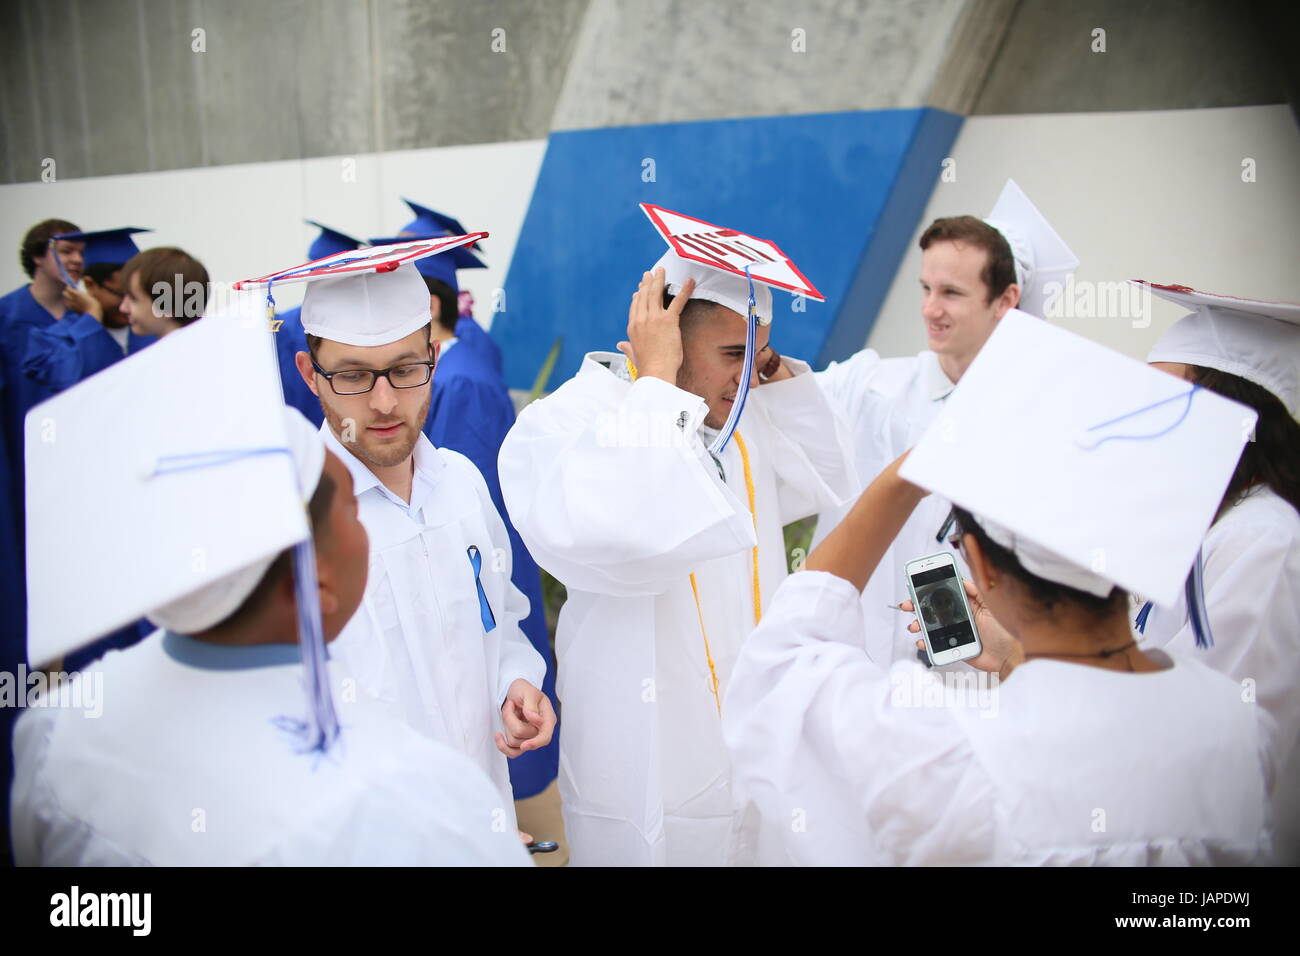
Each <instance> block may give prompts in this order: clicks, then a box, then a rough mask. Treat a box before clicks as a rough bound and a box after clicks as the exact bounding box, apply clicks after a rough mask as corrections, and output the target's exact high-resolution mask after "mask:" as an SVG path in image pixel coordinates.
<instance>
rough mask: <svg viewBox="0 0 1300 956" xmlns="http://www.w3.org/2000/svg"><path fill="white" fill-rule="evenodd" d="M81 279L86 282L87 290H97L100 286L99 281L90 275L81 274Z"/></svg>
mask: <svg viewBox="0 0 1300 956" xmlns="http://www.w3.org/2000/svg"><path fill="white" fill-rule="evenodd" d="M81 281H82V282H84V283H86V291H87V292H95V291H98V290H99V288H100V285H99V283H98V282H96V281H95V280H94V279H92V278H91V277H90V276H82V277H81Z"/></svg>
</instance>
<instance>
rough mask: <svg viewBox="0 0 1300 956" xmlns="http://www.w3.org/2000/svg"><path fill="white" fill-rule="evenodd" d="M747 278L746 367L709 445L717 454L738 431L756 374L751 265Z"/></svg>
mask: <svg viewBox="0 0 1300 956" xmlns="http://www.w3.org/2000/svg"><path fill="white" fill-rule="evenodd" d="M745 278H746V279H747V280H748V281H749V310H748V312H749V314H748V316H747V322H746V324H745V367H744V369H743V370H742V373H741V376H740V386H739V388H737V389H736V399H735V401H734V402H733V403H732V405H731V414H730V415H728V416H727V421H726V424H724V425H723V426H722V431H720V432H718V437H717V438H715V439H714V440H713V444H711V445H710V446H709V451H711V452H713V454H715V455H721V454H722V452H723V449H725V448H726V447H727V442H728V441H730V440H731V436H732V434H733V433H734V432H735V431H736V426H737V425H739V424H740V416H741V415H742V414H743V413H744V411H745V400H746V399H747V398H748V397H749V381H750V379H751V378H753V375H754V346H755V344H756V342H757V339H758V301H757V298H756V297H755V295H754V277H753V276H752V275H750V272H749V266H745Z"/></svg>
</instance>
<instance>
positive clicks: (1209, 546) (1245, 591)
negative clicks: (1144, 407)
mask: <svg viewBox="0 0 1300 956" xmlns="http://www.w3.org/2000/svg"><path fill="white" fill-rule="evenodd" d="M1201 553H1202V555H1203V557H1204V561H1205V566H1204V567H1205V605H1206V612H1207V613H1208V614H1209V617H1210V628H1211V630H1212V631H1213V633H1214V646H1213V647H1211V648H1206V649H1204V650H1202V649H1200V648H1198V647H1197V646H1196V637H1195V635H1194V634H1193V633H1192V628H1191V625H1190V624H1189V623H1188V621H1187V603H1186V600H1185V599H1184V598H1183V597H1182V595H1181V594H1180V595H1179V598H1178V602H1177V604H1175V605H1173V606H1171V607H1169V608H1162V607H1152V609H1151V613H1150V614H1149V616H1148V617H1147V622H1146V629H1145V632H1144V634H1143V635H1142V637H1141V640H1142V643H1143V646H1144V647H1163V648H1165V649H1166V650H1169V651H1173V652H1176V653H1179V654H1182V655H1185V656H1188V657H1192V658H1195V659H1196V660H1198V661H1202V662H1203V663H1205V664H1208V665H1209V666H1210V667H1213V668H1214V669H1215V670H1217V671H1219V672H1221V673H1223V674H1226V675H1227V676H1229V677H1231V678H1232V679H1233V680H1235V681H1237V682H1238V684H1239V686H1240V692H1242V693H1247V692H1250V693H1253V696H1254V698H1255V700H1256V701H1257V703H1258V704H1259V706H1260V707H1262V708H1264V710H1266V711H1268V713H1269V714H1271V715H1272V717H1273V719H1274V721H1276V724H1277V738H1276V742H1275V744H1274V751H1275V753H1276V755H1277V759H1278V761H1279V766H1280V768H1281V770H1280V772H1279V776H1278V779H1277V782H1276V784H1275V788H1274V813H1273V818H1274V820H1275V821H1276V824H1277V831H1278V832H1277V837H1278V839H1277V843H1278V851H1279V853H1280V854H1281V855H1282V861H1283V862H1288V863H1291V864H1297V863H1300V832H1297V831H1298V830H1300V747H1298V746H1297V744H1298V743H1300V690H1297V688H1298V687H1300V515H1297V514H1296V510H1295V509H1294V508H1292V507H1291V505H1290V504H1288V503H1287V502H1286V501H1285V500H1283V499H1282V498H1280V497H1278V496H1277V495H1276V494H1274V492H1273V490H1272V489H1271V488H1269V487H1267V486H1266V485H1260V486H1257V487H1256V488H1254V489H1252V490H1251V491H1250V493H1249V494H1247V495H1246V497H1245V498H1243V499H1242V500H1241V501H1238V502H1237V503H1236V504H1234V505H1233V506H1232V507H1231V508H1229V509H1228V511H1227V512H1226V513H1225V514H1224V515H1223V516H1222V517H1221V518H1219V520H1218V521H1216V522H1215V523H1214V524H1213V525H1212V526H1211V528H1210V530H1209V531H1208V532H1206V535H1205V541H1204V542H1203V544H1202V547H1201ZM1245 681H1251V682H1252V683H1251V684H1249V685H1247V684H1245V683H1243V682H1245Z"/></svg>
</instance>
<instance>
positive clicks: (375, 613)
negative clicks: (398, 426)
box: [321, 422, 546, 823]
mask: <svg viewBox="0 0 1300 956" xmlns="http://www.w3.org/2000/svg"><path fill="white" fill-rule="evenodd" d="M321 434H322V435H323V436H324V439H325V443H326V445H327V447H328V448H329V449H330V450H331V451H332V452H334V454H336V455H338V456H339V458H340V459H341V460H342V461H343V463H344V464H345V465H347V467H348V470H349V471H350V472H351V473H352V481H353V485H354V491H355V493H356V496H357V505H358V508H359V511H360V517H361V522H362V524H364V525H365V527H366V531H367V533H368V534H369V536H370V571H369V578H368V579H367V581H366V593H365V598H364V599H363V601H362V605H361V607H360V608H359V609H358V610H357V613H356V615H355V616H354V617H353V618H352V620H351V621H349V622H348V624H347V626H346V627H345V628H344V630H343V633H342V634H340V635H339V638H338V640H337V641H335V643H334V644H333V645H332V646H331V651H332V652H333V653H335V654H337V655H338V656H339V657H340V658H341V659H342V660H344V661H345V662H346V663H347V664H348V667H349V668H350V669H351V670H352V672H353V673H355V674H356V675H357V678H358V680H359V682H360V683H361V685H362V687H363V688H364V689H365V690H366V691H368V692H369V693H370V694H372V695H373V696H376V697H378V698H380V699H381V700H384V701H386V702H388V703H389V704H390V705H391V706H393V707H395V708H396V709H397V710H398V711H400V713H401V715H402V717H403V718H404V719H405V720H406V722H407V723H409V724H410V725H411V726H413V727H414V728H415V729H416V730H418V731H420V732H421V733H422V734H424V735H425V736H427V737H430V738H432V739H434V740H438V741H441V742H442V743H445V744H447V745H448V746H450V747H452V748H453V749H455V750H458V751H460V752H461V753H464V754H466V755H468V756H469V757H470V758H471V759H472V760H474V762H475V763H477V764H478V765H479V766H480V767H482V768H483V769H484V771H485V772H486V773H487V774H488V776H489V777H491V778H492V780H493V782H494V783H496V784H497V786H498V788H499V789H500V791H501V793H502V795H503V797H504V804H503V807H504V808H505V811H506V813H507V815H508V817H509V819H510V820H511V821H512V823H513V818H514V817H513V813H514V811H513V805H512V803H511V801H510V795H511V790H510V778H509V773H508V770H507V767H506V758H505V756H504V755H502V754H501V752H500V751H498V750H497V749H496V744H495V742H494V734H495V733H496V732H497V731H499V730H501V729H502V725H501V713H500V710H501V705H502V703H503V702H504V701H505V695H506V691H507V690H508V689H509V687H510V684H511V683H512V682H514V681H515V680H516V679H519V678H523V679H524V680H526V681H528V682H529V683H530V684H532V685H533V686H534V687H541V686H542V678H543V677H544V676H545V673H546V664H545V662H544V661H543V660H542V658H541V656H540V655H539V654H538V653H537V651H536V650H534V649H533V646H532V645H531V644H530V643H529V642H528V639H527V638H526V637H525V636H524V634H523V632H522V631H521V630H520V628H519V622H520V621H522V620H523V619H524V618H526V617H527V616H528V610H529V604H528V598H527V597H525V596H524V595H523V593H522V592H521V591H520V590H519V589H518V588H516V587H515V586H514V585H513V584H512V583H511V582H510V570H511V566H512V554H511V550H510V539H509V538H508V537H507V534H506V530H505V525H504V524H503V523H502V521H501V517H500V515H498V514H497V511H496V508H495V507H493V504H492V499H491V497H490V496H489V494H488V490H487V485H486V483H485V482H484V481H483V476H482V475H480V474H479V472H478V469H476V468H475V467H474V465H473V464H472V463H471V462H470V461H469V459H467V458H465V457H464V456H463V455H460V454H458V453H456V452H454V451H451V450H449V449H445V448H435V447H434V446H433V445H432V444H431V443H430V442H429V440H428V439H427V438H426V437H425V436H424V435H420V438H419V440H418V442H417V443H416V446H415V449H414V452H413V458H414V475H413V478H412V484H411V500H410V501H409V502H405V501H402V500H401V498H399V497H398V496H397V495H395V494H393V493H392V492H391V491H390V490H389V489H388V488H386V487H384V485H383V484H382V482H380V481H379V479H378V478H377V477H376V476H375V474H374V473H373V472H372V471H370V469H369V468H367V467H366V466H365V464H364V463H362V462H361V461H360V460H359V459H358V458H357V457H356V456H355V455H353V454H352V453H351V452H350V451H349V450H348V449H347V448H346V447H345V446H344V445H343V444H342V443H341V442H340V441H339V440H338V439H337V438H336V437H335V435H334V433H333V432H332V431H331V430H330V428H329V423H328V422H326V423H325V424H324V425H322V426H321ZM472 549H473V550H476V551H477V553H478V556H479V562H480V568H479V572H478V574H477V580H476V575H475V572H474V567H473V559H472V554H471V551H472ZM480 586H481V587H480ZM484 601H486V604H487V607H486V609H485V608H484V604H483V602H484ZM485 616H487V617H488V618H489V620H491V621H495V624H494V626H492V627H488V621H485Z"/></svg>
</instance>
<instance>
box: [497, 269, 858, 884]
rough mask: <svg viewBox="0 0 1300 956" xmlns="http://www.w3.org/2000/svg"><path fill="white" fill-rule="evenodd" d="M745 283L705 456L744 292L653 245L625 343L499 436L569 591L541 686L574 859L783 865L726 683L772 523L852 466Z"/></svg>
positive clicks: (819, 498) (842, 440) (508, 483)
mask: <svg viewBox="0 0 1300 956" xmlns="http://www.w3.org/2000/svg"><path fill="white" fill-rule="evenodd" d="M754 294H755V301H756V306H755V310H756V313H757V316H758V321H759V322H760V323H762V324H760V325H759V327H758V331H757V337H756V341H755V346H756V349H757V350H758V351H757V355H756V360H755V364H754V369H755V372H754V373H753V375H752V377H751V387H752V389H753V390H752V391H751V392H750V393H749V394H748V401H747V404H746V405H745V410H744V415H743V417H742V418H741V420H740V423H739V429H738V430H737V431H736V432H735V433H734V434H733V435H732V436H731V440H730V441H729V442H727V443H726V444H725V446H723V447H722V448H721V451H720V452H717V453H716V454H715V453H714V452H713V451H711V450H710V449H709V447H708V445H709V444H710V443H711V442H712V441H713V440H714V439H715V438H716V437H717V436H718V433H719V430H720V429H722V428H724V426H725V425H726V423H727V418H728V416H729V414H730V412H731V408H732V404H733V402H734V401H735V400H736V398H737V396H738V394H739V393H740V392H741V391H742V389H741V383H742V376H743V374H744V372H743V369H744V366H745V359H744V354H745V341H746V333H747V319H746V314H747V312H748V301H749V296H750V287H749V285H748V283H747V282H746V279H745V277H744V275H743V274H742V275H739V276H737V275H734V274H727V273H723V272H720V271H718V270H716V269H714V268H710V267H708V266H704V265H702V264H700V263H698V262H693V261H687V260H686V259H682V258H679V257H678V256H677V255H675V254H674V253H671V252H670V253H668V254H667V255H665V256H664V257H663V258H662V259H661V260H660V262H659V264H658V265H657V266H656V268H655V269H654V271H653V273H649V272H647V273H644V274H643V276H642V279H641V283H640V286H639V287H638V289H637V291H636V294H635V295H634V296H633V300H632V306H631V309H630V311H629V315H628V326H627V329H628V341H627V342H623V343H620V345H619V348H620V350H622V352H623V354H619V353H618V352H612V353H611V352H593V353H590V354H589V355H587V357H586V358H585V359H584V361H583V363H582V367H581V369H580V370H579V372H578V374H577V376H575V377H574V378H573V379H571V380H570V381H568V382H566V383H565V384H564V385H562V386H561V387H560V388H559V389H557V390H556V391H555V392H554V393H553V394H551V395H549V396H547V397H546V398H543V399H540V400H539V401H536V402H533V403H532V404H531V405H529V406H528V407H527V408H525V409H524V410H523V411H522V412H521V413H520V415H519V419H518V421H517V422H516V424H515V426H514V428H513V429H512V430H511V431H510V434H509V435H507V436H506V440H505V442H504V443H503V444H502V446H501V457H500V460H499V468H500V476H501V488H502V491H503V493H504V495H505V500H506V505H507V507H508V508H509V509H510V514H511V517H512V518H513V519H514V522H515V527H516V528H517V529H518V530H519V533H520V535H521V536H522V537H523V539H524V542H525V544H527V545H528V548H529V550H530V551H531V552H532V554H533V556H534V557H535V558H536V559H537V562H538V564H540V565H541V566H542V567H544V568H546V570H548V571H549V572H550V573H551V574H553V575H555V577H557V578H558V579H559V580H560V581H561V582H563V583H564V584H565V585H566V587H567V588H568V599H567V602H566V603H565V605H564V608H563V610H562V611H561V613H560V621H559V629H558V633H557V637H556V656H557V664H558V673H559V679H558V681H557V688H556V689H557V692H558V695H559V697H560V699H561V700H562V701H563V704H564V721H565V731H564V734H563V735H562V736H561V740H560V793H561V797H562V799H563V804H564V823H565V832H566V835H567V836H568V839H569V843H570V847H571V854H572V855H571V862H573V863H575V864H579V865H609V864H617V865H715V866H716V865H721V864H725V863H746V862H752V861H760V862H779V861H780V858H779V857H778V858H775V859H773V858H771V857H767V856H766V855H765V853H764V847H762V846H759V845H758V843H757V829H756V824H757V820H756V819H755V818H751V815H750V814H749V813H748V812H747V808H746V807H745V805H744V800H743V796H741V795H738V794H736V793H735V792H733V789H732V785H731V765H730V761H729V759H728V757H727V753H726V750H725V747H724V746H723V740H722V730H721V716H722V713H723V712H724V710H725V708H726V689H727V683H728V680H729V678H730V674H731V669H732V666H733V664H734V662H735V660H736V656H737V654H738V653H739V651H740V648H741V645H742V644H743V643H744V641H745V639H746V638H747V636H748V635H749V633H750V632H751V631H752V630H753V628H754V626H755V624H756V623H757V622H758V620H759V618H760V616H761V614H762V611H763V608H764V606H765V602H766V601H767V600H768V599H769V598H770V596H771V594H772V593H773V592H774V591H775V589H776V587H777V585H778V584H779V583H780V582H781V581H782V580H783V579H784V578H785V577H786V576H787V574H788V573H789V565H788V557H787V555H786V553H785V546H784V541H783V537H782V527H783V526H784V525H785V524H788V523H789V522H791V521H795V520H798V519H799V518H802V517H805V516H807V515H809V514H812V513H814V512H815V511H817V510H818V509H821V508H827V507H831V506H833V505H836V504H838V503H839V502H841V501H842V500H844V499H845V498H846V497H847V495H848V494H849V493H850V489H852V488H854V487H856V479H855V476H854V474H853V465H852V458H851V455H852V452H851V446H850V442H849V436H848V433H847V431H846V429H845V428H844V426H843V425H842V424H840V423H839V422H838V420H837V419H836V416H835V413H834V412H833V411H832V410H831V407H830V405H829V404H828V402H827V401H826V398H825V396H824V395H823V394H822V392H821V390H820V389H819V388H818V386H817V384H816V382H815V381H814V378H813V376H812V375H811V374H810V373H809V369H808V366H807V365H806V364H804V363H803V362H799V361H797V360H793V359H782V358H781V356H780V355H778V354H776V353H775V352H774V351H773V350H772V349H771V347H770V345H769V343H768V338H769V335H770V331H771V330H770V328H769V327H768V323H770V321H771V319H772V316H773V309H772V293H771V291H770V290H769V289H768V287H767V286H765V285H761V284H757V283H756V288H755V289H754ZM760 370H761V372H760ZM760 382H761V384H760Z"/></svg>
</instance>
